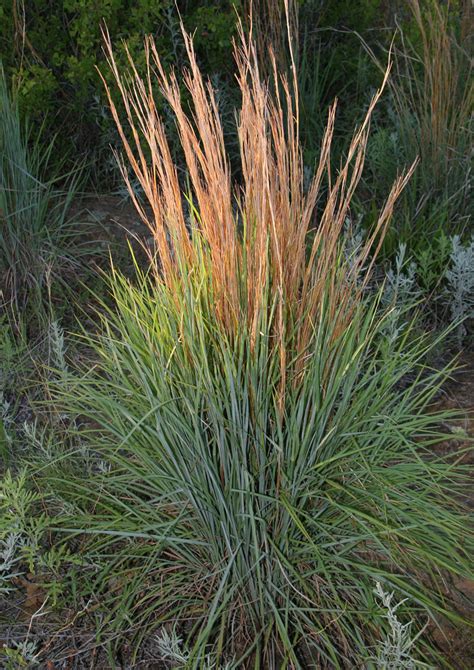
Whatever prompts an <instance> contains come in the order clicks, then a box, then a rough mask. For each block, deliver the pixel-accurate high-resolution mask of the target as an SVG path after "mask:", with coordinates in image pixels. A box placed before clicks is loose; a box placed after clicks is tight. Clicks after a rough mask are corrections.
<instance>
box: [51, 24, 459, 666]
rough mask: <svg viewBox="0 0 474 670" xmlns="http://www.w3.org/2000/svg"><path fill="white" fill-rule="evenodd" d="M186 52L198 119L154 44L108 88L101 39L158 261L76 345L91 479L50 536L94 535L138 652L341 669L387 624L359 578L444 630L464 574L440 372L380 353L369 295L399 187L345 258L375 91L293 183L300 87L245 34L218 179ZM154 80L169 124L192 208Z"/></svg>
mask: <svg viewBox="0 0 474 670" xmlns="http://www.w3.org/2000/svg"><path fill="white" fill-rule="evenodd" d="M184 39H185V44H186V48H187V50H188V56H189V63H190V69H189V70H188V71H187V72H186V73H185V74H184V83H185V85H186V87H187V88H188V89H189V92H190V94H191V98H192V100H193V103H194V107H193V111H192V112H191V113H189V112H186V111H185V107H184V103H183V102H182V94H181V87H180V85H179V82H178V78H177V76H176V75H175V74H171V75H168V74H166V72H165V70H164V68H163V66H162V63H161V60H160V57H159V55H158V52H157V50H156V47H155V45H154V43H153V41H152V40H151V39H149V40H147V42H146V51H145V56H146V62H147V63H148V77H147V78H145V80H143V79H141V78H140V77H139V75H138V73H137V71H136V69H135V68H134V65H133V62H132V60H131V59H130V65H131V69H132V72H131V75H130V76H125V75H123V74H122V73H121V72H120V71H119V69H118V66H117V64H116V62H115V60H114V57H113V51H112V46H111V44H110V42H107V53H108V58H109V63H110V66H111V68H112V71H113V73H114V74H115V78H116V82H117V86H118V89H119V91H120V93H121V95H122V98H123V102H124V106H125V112H126V117H125V120H124V121H122V119H121V118H119V115H118V112H117V111H116V108H115V107H114V105H113V103H112V96H111V95H110V101H111V105H112V113H113V114H114V118H115V120H116V123H117V126H118V129H119V132H120V134H121V137H122V140H123V142H124V147H125V153H126V156H127V158H128V161H129V163H130V164H131V166H132V168H133V171H134V173H135V175H136V177H137V179H138V181H139V182H140V185H141V187H142V189H143V192H144V194H145V196H146V197H147V199H148V203H149V205H150V207H151V211H152V216H151V218H149V215H148V212H147V210H146V209H145V208H144V206H143V204H142V203H141V202H140V201H138V199H137V198H136V196H135V195H134V190H133V188H131V189H130V195H131V198H132V199H133V200H134V201H135V204H136V206H137V209H138V211H139V212H140V215H141V216H142V218H143V220H144V221H145V222H146V223H147V225H148V226H149V227H150V229H151V231H152V233H153V237H154V240H155V245H156V253H155V254H153V255H152V256H151V258H150V261H151V263H150V270H149V271H146V272H142V271H140V270H139V269H137V276H136V279H135V281H133V282H132V281H130V280H128V279H127V278H125V277H124V276H123V275H122V274H121V273H120V272H118V271H116V270H113V272H112V276H111V279H110V291H111V294H112V297H113V304H114V306H113V307H112V308H111V307H110V306H109V307H107V306H106V305H104V306H103V311H102V313H101V320H102V328H101V332H100V334H99V335H98V336H90V337H89V338H88V341H89V344H90V345H91V346H92V348H93V349H94V350H95V352H96V354H97V364H96V366H95V368H94V369H93V370H90V369H85V370H84V374H83V375H82V376H80V375H76V376H75V377H74V376H67V378H66V379H65V383H64V385H63V387H62V391H61V392H62V403H63V404H64V405H65V406H66V407H67V411H68V412H70V413H71V414H72V413H74V412H75V413H77V415H78V416H80V417H81V422H82V425H83V427H84V428H83V430H82V432H81V440H82V441H85V442H87V443H88V444H89V445H90V451H91V453H94V454H96V455H97V459H98V462H100V464H101V467H100V468H99V467H98V468H97V471H96V474H95V475H94V476H93V477H89V476H87V475H84V476H83V477H81V476H80V475H79V474H76V476H73V475H72V474H71V472H69V473H66V475H64V476H61V475H60V474H58V473H57V472H56V473H55V474H53V475H50V476H49V478H48V477H47V479H46V481H45V486H49V487H50V490H51V494H52V495H55V496H60V497H61V499H62V509H67V510H71V508H73V510H74V511H73V512H72V513H71V512H69V513H67V514H64V515H63V518H62V519H61V520H60V521H58V523H60V524H61V526H62V528H63V530H64V531H68V532H72V533H74V534H77V533H80V534H82V535H83V537H84V538H86V539H87V538H88V541H87V548H86V551H87V552H88V556H89V559H90V561H91V562H92V563H93V564H94V566H95V568H96V570H97V572H96V576H95V578H94V582H93V584H91V590H92V591H93V592H94V594H95V595H98V596H100V597H101V598H105V599H106V602H107V614H106V617H105V619H104V620H103V626H108V627H110V628H115V629H117V630H119V631H120V630H123V629H124V628H126V629H127V630H128V631H130V630H132V631H133V630H134V631H136V644H137V645H139V643H140V641H141V640H143V639H144V638H146V636H147V635H148V634H149V632H151V631H157V630H163V626H165V628H172V629H173V630H175V631H179V639H180V640H182V641H183V642H182V646H181V643H180V645H179V649H180V650H181V651H180V652H179V653H182V650H183V649H185V655H186V663H187V667H190V668H200V667H202V666H203V664H204V663H205V662H206V659H209V658H211V659H212V662H213V663H215V664H216V667H222V666H225V664H226V663H228V662H230V663H231V664H235V667H249V668H251V667H254V668H257V667H265V668H277V667H294V668H298V667H307V666H308V665H309V666H312V665H315V666H317V667H331V668H345V667H347V668H353V667H356V666H357V664H358V663H359V661H360V658H362V657H364V656H366V650H367V649H368V648H370V647H373V645H374V643H375V641H376V640H377V636H378V633H379V630H380V629H381V625H380V624H381V616H382V615H381V614H377V613H376V612H374V608H373V598H372V584H373V583H374V580H375V581H376V580H379V581H383V583H384V584H386V585H387V587H388V588H394V589H395V588H396V589H397V590H398V591H400V592H402V593H403V594H405V595H407V596H409V597H410V602H411V603H413V606H412V615H413V617H416V616H418V614H419V613H423V615H424V616H429V617H433V616H436V613H437V612H443V613H444V614H446V615H448V616H449V614H450V605H449V602H448V599H447V597H446V595H445V591H444V580H443V571H448V572H452V573H463V574H464V573H465V572H466V571H467V569H468V567H467V566H468V557H469V549H468V547H467V545H466V544H465V542H464V531H465V520H464V517H463V515H462V513H461V511H460V509H459V508H458V504H457V503H456V502H455V499H456V498H455V496H454V495H453V491H457V490H459V488H460V486H461V483H462V478H463V471H462V468H461V467H460V466H455V465H453V464H447V463H445V462H444V461H443V460H442V459H440V458H438V457H436V456H435V455H434V454H433V452H432V445H433V443H434V442H436V440H438V439H440V435H439V432H438V428H437V422H438V419H439V418H440V417H441V415H440V414H439V415H438V416H430V415H429V414H428V413H427V411H426V410H427V407H428V406H429V403H430V401H431V400H432V398H433V397H434V395H435V393H436V391H437V389H438V387H439V385H440V384H441V382H442V381H443V379H444V378H445V371H442V372H430V371H428V370H426V369H425V368H424V366H423V364H422V362H421V361H422V360H423V356H424V354H425V353H426V348H427V345H426V343H425V341H424V340H423V338H420V337H416V338H413V339H412V341H411V342H410V345H409V346H407V343H406V338H398V339H396V340H394V342H393V344H392V347H393V355H392V356H386V348H385V344H384V337H383V330H384V322H385V320H386V318H387V317H386V316H383V315H380V313H379V310H378V301H377V300H376V299H375V298H370V297H369V296H368V295H367V296H366V292H364V287H365V286H367V282H368V281H369V278H370V270H371V266H372V263H373V258H374V256H375V255H376V252H377V249H378V247H379V245H380V241H381V238H382V237H383V232H384V230H385V228H386V226H387V223H388V220H389V218H390V215H391V213H392V210H393V207H394V203H395V201H396V199H397V196H398V195H399V193H400V191H401V189H402V188H403V186H404V184H405V182H406V179H407V176H401V177H400V178H399V179H397V181H396V183H395V185H394V187H393V189H392V191H391V193H390V194H389V197H388V199H387V203H386V205H385V207H384V208H383V209H382V211H381V213H380V216H379V218H378V223H377V225H376V226H375V229H374V231H373V232H372V234H369V235H367V236H366V237H365V238H364V239H363V240H361V243H360V245H358V247H357V249H355V251H353V253H351V256H350V259H349V260H348V259H347V258H345V255H344V249H343V244H342V241H341V236H342V231H343V230H344V225H345V222H346V220H347V218H348V216H349V209H350V205H351V199H352V197H353V194H354V191H355V189H356V187H357V184H358V181H359V179H360V176H361V172H362V168H363V163H364V152H365V148H366V143H367V137H368V132H369V125H370V115H371V112H372V110H373V107H374V105H375V103H376V101H377V98H378V96H379V95H380V92H379V93H378V94H377V96H376V97H375V99H374V100H373V102H372V104H371V105H370V108H369V111H368V114H367V116H366V118H365V120H364V121H363V123H362V125H361V126H360V127H359V128H358V129H357V130H356V132H355V133H354V136H353V139H352V142H351V145H350V149H349V152H348V155H347V159H346V161H345V162H343V163H342V165H341V166H340V168H339V170H338V172H337V173H336V175H333V174H332V171H331V169H330V148H331V138H332V133H333V128H334V116H335V107H333V108H332V109H331V110H330V113H329V119H328V126H327V129H326V133H325V135H324V138H323V141H322V146H321V152H320V162H319V165H318V167H317V170H316V174H315V177H314V179H313V180H312V182H311V185H310V187H309V189H308V190H307V192H306V193H304V191H303V183H304V168H303V164H302V159H301V150H300V145H299V141H298V108H297V105H295V104H294V103H293V100H295V99H296V100H297V95H296V96H294V95H292V90H291V88H292V86H293V87H294V86H295V85H296V84H295V81H293V82H292V84H291V85H290V83H289V82H287V81H286V79H284V78H283V79H281V80H279V81H278V77H277V76H276V73H275V72H274V75H275V79H276V81H275V82H274V83H275V86H274V93H273V95H270V89H269V86H268V85H267V83H266V82H265V81H263V80H262V79H261V77H260V75H259V66H258V58H257V54H256V50H255V47H254V46H253V44H252V41H251V38H249V39H247V38H246V37H245V36H244V35H243V34H241V36H240V42H239V44H238V45H237V46H236V48H235V55H236V60H237V66H238V81H239V85H240V89H241V94H242V107H241V110H240V113H239V117H238V132H239V138H240V150H241V161H242V171H241V172H242V183H241V184H239V185H234V184H233V183H232V180H231V175H230V169H229V165H228V160H227V158H226V154H225V150H224V138H223V133H222V129H221V124H220V119H219V115H218V111H217V107H216V104H215V97H214V93H213V90H212V87H211V86H210V85H208V84H207V83H206V82H205V81H204V80H203V78H202V76H201V73H200V71H199V68H198V65H197V63H196V58H195V54H194V49H193V44H192V40H191V38H190V37H189V36H187V35H184ZM275 69H276V68H274V70H275ZM154 79H157V80H158V84H159V86H160V88H161V91H162V93H163V95H164V97H165V98H166V100H167V102H168V104H169V105H170V107H171V109H172V110H173V112H174V114H175V117H176V123H177V127H178V131H179V135H180V138H181V143H182V147H183V152H184V155H185V158H186V163H187V167H188V173H189V184H190V190H189V192H188V193H187V201H188V209H186V208H185V207H184V205H183V196H182V189H181V184H180V182H179V178H178V171H177V169H176V167H175V166H174V164H173V162H172V159H171V152H170V150H169V147H168V143H167V140H166V135H165V132H164V125H163V123H162V121H161V120H160V118H159V115H158V112H157V108H156V106H155V102H154V99H153V95H152V89H153V84H152V80H154ZM293 93H294V91H293ZM130 137H131V138H132V140H130V139H129V138H130ZM122 165H123V173H124V178H125V179H126V180H127V179H129V172H128V170H127V169H126V168H125V166H124V164H122ZM323 179H324V180H326V183H327V190H326V191H325V193H326V196H325V201H324V202H320V185H321V183H322V181H323ZM316 205H318V207H317V208H316ZM316 209H317V214H316ZM188 211H189V212H190V220H189V219H188V216H187V214H188ZM406 379H410V382H409V383H408V384H407V383H403V384H402V383H401V382H404V381H405V380H406ZM420 648H421V651H420V653H421V654H422V655H423V654H425V655H428V654H429V653H430V647H429V643H428V642H427V641H423V642H421V641H420ZM175 651H176V649H175ZM178 651H179V650H178Z"/></svg>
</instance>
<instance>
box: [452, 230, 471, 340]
mask: <svg viewBox="0 0 474 670" xmlns="http://www.w3.org/2000/svg"><path fill="white" fill-rule="evenodd" d="M451 243H452V251H451V255H450V261H451V262H450V265H449V268H448V269H447V270H446V273H445V279H446V284H447V286H446V291H445V295H446V302H447V304H448V305H449V308H450V311H451V319H452V321H453V322H455V323H458V324H459V325H458V327H457V338H458V344H459V346H461V344H462V341H463V338H464V337H465V335H466V333H467V329H466V324H465V321H466V319H472V318H474V235H473V236H472V237H471V240H470V241H469V242H467V243H466V244H463V243H462V241H461V238H460V236H459V235H454V236H453V237H452V238H451Z"/></svg>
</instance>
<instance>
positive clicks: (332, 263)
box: [104, 20, 413, 385]
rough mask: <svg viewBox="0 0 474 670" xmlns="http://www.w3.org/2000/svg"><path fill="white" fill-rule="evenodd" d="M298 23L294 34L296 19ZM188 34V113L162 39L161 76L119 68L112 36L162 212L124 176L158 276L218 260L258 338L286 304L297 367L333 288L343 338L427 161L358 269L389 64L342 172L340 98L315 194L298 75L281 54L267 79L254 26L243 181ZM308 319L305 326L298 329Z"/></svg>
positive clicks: (128, 116)
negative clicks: (268, 315)
mask: <svg viewBox="0 0 474 670" xmlns="http://www.w3.org/2000/svg"><path fill="white" fill-rule="evenodd" d="M287 29H288V30H291V27H290V22H289V20H288V22H287ZM183 34H184V40H185V44H186V49H187V55H188V58H189V69H188V70H187V71H185V72H184V73H183V74H182V77H183V81H184V84H185V86H186V88H187V89H188V91H189V93H190V96H191V99H192V102H193V109H192V113H189V112H187V111H186V109H185V103H184V102H183V96H182V93H181V91H180V86H179V81H178V78H177V75H176V73H174V72H173V73H172V74H167V73H166V72H165V69H164V67H163V64H162V61H161V59H160V56H159V54H158V52H157V49H156V47H155V44H154V42H153V40H152V39H151V38H149V39H147V40H146V43H145V53H146V63H147V75H146V77H145V78H142V77H140V75H139V74H138V72H137V69H136V67H135V65H134V63H133V60H132V58H131V56H130V54H129V62H130V73H129V74H126V73H123V72H120V71H119V69H118V66H117V63H116V61H115V59H114V54H113V48H112V44H111V42H110V38H109V37H108V35H107V36H106V53H107V58H108V61H109V65H110V68H111V69H112V72H113V74H114V76H115V80H116V83H117V87H118V89H119V91H120V94H121V96H122V99H123V103H124V107H125V119H121V118H120V116H119V113H118V111H117V108H116V106H115V104H114V101H113V96H112V93H111V91H110V90H109V89H108V88H107V85H106V84H105V85H106V88H107V94H108V97H109V103H110V106H111V109H112V114H113V116H114V119H115V122H116V124H117V127H118V130H119V132H120V135H121V138H122V141H123V145H124V149H125V154H126V157H127V160H128V162H129V164H130V165H131V167H132V169H133V172H134V174H135V175H136V177H137V178H138V180H139V182H140V184H141V186H142V188H143V191H144V193H145V196H146V198H147V200H148V203H149V205H150V207H151V210H152V212H153V217H152V219H151V220H150V219H149V218H148V216H147V214H146V212H145V210H144V208H143V206H142V204H141V203H140V202H139V201H138V200H137V198H136V196H135V194H134V191H133V189H132V188H131V185H130V183H129V177H128V173H127V170H126V169H125V167H124V164H123V163H122V173H123V176H124V179H125V181H126V182H127V184H128V186H129V190H130V194H131V197H132V199H133V201H134V203H135V206H136V207H137V210H138V211H139V213H140V215H141V217H142V219H143V221H144V222H145V223H146V224H147V226H148V227H149V228H150V230H151V231H152V233H153V237H154V240H155V243H156V251H157V258H158V259H159V263H158V262H156V261H154V263H155V271H156V275H157V277H158V280H159V281H163V282H165V283H166V284H168V285H169V286H170V288H171V289H172V290H174V288H173V287H176V283H175V282H177V281H178V282H179V280H180V276H182V273H189V272H192V271H193V267H194V266H195V264H196V263H203V262H204V263H207V264H208V266H209V267H208V268H207V273H206V275H207V276H208V277H209V278H210V281H211V282H212V295H213V299H214V302H215V313H216V317H217V319H218V321H219V322H220V323H221V324H222V326H223V327H224V328H225V330H226V331H227V332H228V333H229V334H232V333H233V332H235V331H236V329H238V328H241V327H246V328H248V329H249V332H250V333H251V334H252V336H255V334H256V333H257V329H258V328H259V327H260V326H259V324H260V323H261V315H262V310H264V309H274V310H275V312H274V313H275V315H276V316H275V319H274V325H273V327H272V337H273V338H274V339H273V341H274V342H275V346H278V347H279V350H280V356H281V367H282V370H285V369H286V365H287V362H286V357H287V349H288V342H289V338H290V337H293V338H294V339H293V342H292V349H294V350H295V351H296V352H297V353H298V355H300V356H301V357H303V355H304V352H305V349H306V347H307V343H308V341H309V339H310V334H311V330H312V328H313V326H314V323H316V322H317V320H318V314H319V310H320V309H321V306H322V301H323V296H324V295H327V292H328V291H329V299H328V300H326V305H325V308H326V309H329V310H330V312H331V318H332V319H333V321H334V323H335V324H336V327H335V329H334V333H335V337H337V335H338V334H339V333H340V332H342V331H343V330H344V327H345V325H346V324H347V323H348V321H349V320H350V318H351V314H352V310H353V307H354V305H355V304H357V303H358V301H360V299H361V296H362V292H363V289H364V286H365V285H366V283H367V281H368V279H369V276H370V270H371V267H372V264H373V262H374V259H375V257H376V254H377V251H378V247H379V246H380V243H381V241H382V239H383V234H384V231H385V230H386V227H387V224H388V222H389V220H390V217H391V214H392V212H393V208H394V204H395V202H396V200H397V198H398V196H399V194H400V192H401V191H402V189H403V188H404V186H405V184H406V182H407V180H408V178H409V176H410V174H411V171H412V170H413V166H412V167H411V168H410V169H409V170H408V172H407V173H406V174H403V175H401V176H399V178H398V179H397V180H396V182H395V183H394V185H393V188H392V189H391V191H390V193H389V195H388V197H387V201H386V203H385V206H384V207H383V209H382V211H381V212H380V215H379V218H378V222H377V224H376V225H375V227H374V229H373V232H372V233H371V235H370V237H369V238H368V239H367V241H366V242H365V244H364V246H363V247H362V248H361V249H360V250H359V252H358V255H357V257H356V258H354V259H353V261H352V263H351V264H350V266H349V265H348V264H346V265H344V264H343V265H341V262H339V261H338V259H339V257H340V242H341V234H342V231H343V227H344V223H345V221H346V219H347V217H348V215H349V212H350V205H351V200H352V197H353V195H354V192H355V190H356V187H357V185H358V182H359V180H360V177H361V174H362V169H363V166H364V158H365V151H366V146H367V139H368V134H369V129H370V119H371V115H372V111H373V109H374V107H375V105H376V104H377V101H378V99H379V98H380V95H381V93H382V90H383V88H384V86H385V84H386V81H387V78H388V74H389V68H388V69H387V71H386V73H385V77H384V81H383V83H382V86H381V88H380V90H379V91H378V92H377V93H376V95H375V96H374V98H373V100H372V102H371V104H370V106H369V109H368V111H367V114H366V117H365V119H364V121H363V122H362V124H361V125H360V127H359V128H357V129H356V131H355V132H354V135H353V137H352V141H351V144H350V147H349V151H348V153H347V157H346V158H345V160H344V161H343V162H342V164H341V165H340V166H338V169H337V170H333V169H332V168H331V158H330V157H331V141H332V137H333V131H334V122H335V114H336V103H334V105H333V106H332V107H331V109H330V112H329V116H328V121H327V127H326V130H325V133H324V137H323V139H322V143H321V151H320V159H319V165H318V166H317V169H316V172H315V175H314V178H313V180H312V182H311V185H310V187H309V190H308V191H307V192H306V193H305V192H303V181H304V180H303V163H302V155H301V147H300V144H299V139H298V135H299V111H298V104H297V102H295V101H297V100H298V95H297V81H296V76H294V77H293V79H292V81H288V79H287V78H286V77H285V76H279V75H278V73H277V64H276V59H275V57H274V56H273V52H270V63H271V70H272V72H273V82H272V84H271V85H270V84H269V83H268V81H266V80H265V79H264V78H263V77H262V76H261V73H260V67H259V58H258V49H257V48H256V46H255V43H254V42H253V41H252V39H251V37H250V38H249V37H246V35H245V34H244V30H243V29H242V27H241V28H240V32H239V40H238V42H237V43H236V45H235V49H234V52H235V54H234V55H235V60H236V64H237V79H238V84H239V87H240V91H241V95H242V106H241V109H240V111H239V114H238V122H237V123H238V136H239V142H240V156H241V166H242V182H241V183H240V184H233V183H232V177H231V173H230V168H229V161H228V158H227V156H226V151H225V147H224V136H223V130H222V125H221V121H220V119H219V113H218V109H217V104H216V99H215V94H214V91H213V89H212V86H211V85H210V83H209V82H206V81H204V79H203V76H202V74H201V72H200V70H199V67H198V65H197V62H196V55H195V52H194V48H193V42H192V39H191V38H190V36H189V35H187V34H186V33H185V32H184V31H183ZM290 58H291V59H292V54H290ZM293 73H294V75H295V70H294V68H293ZM104 83H105V82H104ZM154 83H157V84H158V86H159V89H160V90H161V92H162V94H163V96H164V98H165V100H166V101H167V103H168V104H169V106H170V107H171V109H172V111H173V113H174V116H175V119H176V124H177V128H178V132H179V137H180V141H181V145H182V149H183V152H184V157H185V162H186V167H187V172H188V175H189V181H190V186H191V195H192V200H193V203H194V204H195V206H196V210H197V212H198V213H199V214H198V216H196V217H195V220H194V226H195V227H194V229H193V230H192V231H191V230H189V227H188V226H187V223H186V215H185V210H184V208H183V198H182V191H181V187H180V183H179V179H178V171H177V168H176V166H175V165H174V164H173V160H172V157H171V151H170V148H169V145H168V142H167V139H166V134H165V128H164V125H163V122H162V120H161V119H160V117H159V114H158V112H157V107H156V104H155V100H154V93H153V88H154ZM270 90H272V91H273V94H271V93H270ZM323 185H324V189H323V188H322V186H323ZM323 193H324V197H325V201H324V202H322V194H323ZM197 239H199V241H200V242H199V248H204V249H205V250H206V253H205V254H204V255H203V254H201V253H199V251H198V246H197V244H196V240H197ZM369 258H370V259H371V260H370V261H369ZM362 268H365V269H364V270H362ZM296 324H298V328H297V331H298V334H297V336H296V337H294V336H290V332H291V333H294V331H295V325H296ZM283 385H284V382H283Z"/></svg>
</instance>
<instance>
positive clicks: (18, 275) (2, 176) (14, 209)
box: [0, 63, 83, 327]
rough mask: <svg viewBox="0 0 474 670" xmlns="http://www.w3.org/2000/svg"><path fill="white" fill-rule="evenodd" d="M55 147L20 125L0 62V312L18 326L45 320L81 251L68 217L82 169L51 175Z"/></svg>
mask: <svg viewBox="0 0 474 670" xmlns="http://www.w3.org/2000/svg"><path fill="white" fill-rule="evenodd" d="M54 148H55V144H54V142H50V143H49V144H47V145H45V144H43V143H42V137H41V134H37V135H34V134H33V133H32V130H31V128H30V127H29V125H28V123H27V122H26V123H22V121H21V118H20V113H19V109H18V101H17V99H16V96H15V95H14V93H12V92H10V91H9V90H8V86H7V82H6V78H5V74H4V71H3V67H2V65H1V63H0V226H1V234H0V308H4V309H5V308H11V309H9V311H10V314H11V315H12V317H13V318H14V319H15V321H18V320H19V318H20V314H21V315H24V314H25V311H26V310H28V311H27V314H28V315H29V316H31V315H34V316H36V317H38V316H41V315H42V307H44V306H45V305H46V304H48V303H50V301H51V290H52V286H53V284H54V280H55V279H56V278H57V277H58V276H59V275H60V274H61V272H64V270H65V268H71V267H74V266H75V264H76V260H77V258H78V257H79V255H80V251H81V250H82V245H83V243H82V242H80V241H79V240H78V238H77V231H75V230H74V228H73V227H72V225H71V216H70V208H71V203H72V200H73V199H74V197H76V195H77V192H78V186H79V182H80V170H78V169H76V170H75V171H74V172H72V173H69V174H63V175H61V174H59V173H58V171H57V170H56V172H55V174H53V175H52V174H51V173H52V170H51V155H52V152H53V149H54ZM73 241H74V242H75V245H74V249H73V245H72V242H73ZM18 327H19V326H18Z"/></svg>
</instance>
